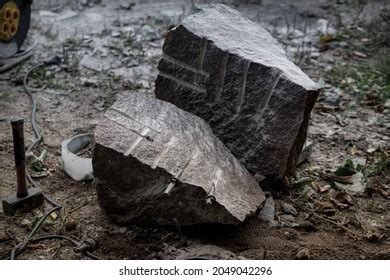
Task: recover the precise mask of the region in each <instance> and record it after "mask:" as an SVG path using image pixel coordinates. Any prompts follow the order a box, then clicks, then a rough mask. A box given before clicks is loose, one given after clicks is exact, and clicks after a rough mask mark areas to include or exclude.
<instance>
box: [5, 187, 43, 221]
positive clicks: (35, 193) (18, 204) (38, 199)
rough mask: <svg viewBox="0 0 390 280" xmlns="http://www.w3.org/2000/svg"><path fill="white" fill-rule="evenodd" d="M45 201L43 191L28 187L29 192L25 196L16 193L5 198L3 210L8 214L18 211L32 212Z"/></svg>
mask: <svg viewBox="0 0 390 280" xmlns="http://www.w3.org/2000/svg"><path fill="white" fill-rule="evenodd" d="M43 201H44V198H43V193H42V191H41V190H40V189H39V188H30V189H28V194H27V195H26V196H24V197H17V196H16V195H13V196H10V197H7V198H6V199H4V200H3V211H4V214H6V215H14V214H15V213H16V211H18V210H20V211H22V212H30V211H31V210H33V209H35V208H37V207H38V206H40V205H42V204H43Z"/></svg>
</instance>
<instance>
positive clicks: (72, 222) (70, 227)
mask: <svg viewBox="0 0 390 280" xmlns="http://www.w3.org/2000/svg"><path fill="white" fill-rule="evenodd" d="M76 226H77V222H76V221H75V220H73V219H69V220H68V221H67V222H66V223H65V229H66V230H68V231H71V230H75V229H76Z"/></svg>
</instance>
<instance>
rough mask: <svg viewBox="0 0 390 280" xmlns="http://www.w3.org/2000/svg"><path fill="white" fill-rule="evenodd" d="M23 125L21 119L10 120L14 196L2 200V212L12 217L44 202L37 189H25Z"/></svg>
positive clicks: (41, 194)
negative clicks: (12, 146)
mask: <svg viewBox="0 0 390 280" xmlns="http://www.w3.org/2000/svg"><path fill="white" fill-rule="evenodd" d="M23 124H24V120H23V119H21V118H17V119H12V120H11V126H12V136H13V141H14V157H15V167H16V195H13V196H10V197H7V198H6V199H4V200H3V211H4V213H5V214H7V215H13V214H15V213H16V212H17V211H18V210H20V211H23V212H29V211H31V210H33V209H34V208H37V207H38V206H40V205H42V203H43V200H44V198H43V193H42V191H41V190H40V189H39V188H30V189H27V184H26V158H25V151H24V132H23Z"/></svg>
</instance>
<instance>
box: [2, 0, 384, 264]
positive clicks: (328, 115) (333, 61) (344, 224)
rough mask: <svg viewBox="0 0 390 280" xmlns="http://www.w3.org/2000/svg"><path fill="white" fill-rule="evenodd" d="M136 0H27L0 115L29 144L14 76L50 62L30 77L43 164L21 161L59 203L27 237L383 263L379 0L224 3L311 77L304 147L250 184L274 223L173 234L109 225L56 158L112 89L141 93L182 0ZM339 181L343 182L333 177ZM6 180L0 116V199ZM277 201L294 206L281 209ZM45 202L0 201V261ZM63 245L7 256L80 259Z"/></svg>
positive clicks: (171, 251)
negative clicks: (25, 32)
mask: <svg viewBox="0 0 390 280" xmlns="http://www.w3.org/2000/svg"><path fill="white" fill-rule="evenodd" d="M35 2H38V1H35ZM135 2H136V3H135V5H134V6H132V5H129V4H127V3H128V1H39V4H35V6H34V10H33V15H32V26H31V29H30V33H29V39H28V42H27V43H29V44H32V43H33V41H34V40H36V41H37V43H38V44H37V46H36V48H35V49H34V56H33V57H32V59H30V60H29V61H27V62H26V63H24V64H23V65H21V66H19V67H16V68H14V69H12V70H10V71H8V72H7V73H4V74H1V76H0V119H1V118H9V117H11V116H22V117H25V118H26V124H25V134H26V142H27V144H30V143H31V142H32V141H33V133H32V128H31V123H30V122H29V115H30V110H31V105H30V103H29V99H28V97H27V96H26V95H25V93H24V91H23V86H22V78H23V76H24V74H25V73H26V71H27V70H28V69H30V68H31V67H32V66H34V65H37V64H38V63H41V62H42V61H44V60H48V59H50V58H52V57H53V56H59V57H60V58H61V59H62V63H61V65H60V66H50V67H46V68H41V69H39V70H37V71H34V72H33V73H32V75H31V77H30V79H29V87H30V88H32V89H33V92H34V94H35V96H36V99H37V106H38V107H37V108H38V111H37V122H38V126H39V129H40V131H41V133H42V135H43V139H44V141H43V142H42V143H41V144H40V145H39V146H38V147H37V148H36V149H34V153H35V155H36V156H39V155H40V154H41V152H42V151H43V150H46V151H47V155H46V157H45V158H44V160H43V165H39V166H37V165H36V163H31V162H30V163H29V164H28V168H29V169H30V170H31V171H32V172H34V173H33V174H34V176H35V177H36V181H37V182H38V183H39V185H40V186H41V188H42V190H43V191H44V192H45V193H46V194H47V195H49V196H50V197H52V198H53V199H55V200H57V201H58V202H60V203H61V204H62V205H63V208H62V209H61V211H59V212H58V215H57V216H55V215H54V216H51V217H49V218H48V219H47V220H46V222H45V223H44V224H43V226H42V228H41V229H40V230H39V232H38V233H37V235H42V234H63V235H66V236H69V237H72V238H74V239H77V240H84V241H89V240H93V242H94V243H96V249H95V250H94V254H96V255H97V256H99V257H100V258H102V259H170V258H176V257H177V256H178V255H181V256H183V254H185V253H188V254H187V256H189V255H191V254H193V255H196V250H197V249H196V248H198V247H199V244H204V245H206V244H211V245H217V246H219V247H221V248H223V249H225V250H227V251H229V252H226V251H218V249H216V247H212V248H214V250H215V252H214V251H211V250H210V252H209V254H210V256H209V257H210V258H218V256H219V257H221V258H249V259H294V258H305V257H310V258H311V259H390V239H389V237H390V185H389V182H390V177H389V175H390V174H389V171H388V167H389V160H390V157H389V153H390V146H389V143H390V141H389V139H390V114H389V112H390V104H389V97H390V95H389V94H390V56H389V45H388V44H389V42H390V40H389V38H390V34H388V33H389V32H388V30H389V29H390V10H389V9H388V8H389V7H388V6H387V7H386V1H371V2H369V3H363V2H364V1H316V3H317V4H316V5H314V4H312V2H311V1H257V2H262V4H256V3H254V4H253V3H252V4H247V3H245V4H239V5H237V2H239V1H226V2H230V4H234V5H235V6H236V7H237V8H238V9H239V10H240V11H242V12H243V13H244V14H245V15H246V16H248V17H250V18H251V19H252V20H254V21H258V22H260V23H261V24H262V25H263V26H264V27H265V28H267V29H268V30H269V31H270V32H271V33H272V34H273V35H274V36H275V37H276V38H277V39H278V40H279V41H280V42H281V43H282V44H283V46H285V48H286V51H287V53H288V55H289V56H290V58H291V59H292V60H294V61H295V62H296V63H297V64H298V65H300V67H302V68H303V69H304V71H305V72H306V73H307V74H308V75H309V76H310V77H311V78H312V79H313V80H315V81H319V82H320V83H322V84H323V85H324V91H323V92H322V93H321V95H320V98H319V101H318V103H317V105H316V107H315V109H314V110H313V112H312V117H311V121H310V127H309V133H308V140H309V141H310V142H311V143H312V145H311V153H309V155H308V156H307V157H306V160H305V162H304V163H302V164H301V165H300V166H299V168H298V170H297V172H296V175H295V176H294V177H291V178H278V179H277V180H274V181H273V182H272V184H271V185H269V186H265V185H263V187H264V190H265V191H267V196H269V197H273V200H274V201H275V204H276V206H275V217H276V218H275V221H273V222H271V223H270V224H269V223H267V222H265V221H262V220H261V219H259V218H258V217H257V215H255V216H253V217H251V218H249V219H248V220H247V221H245V222H244V223H243V224H241V225H239V226H234V227H233V226H220V225H199V226H194V227H181V226H180V225H177V226H176V227H172V228H170V227H155V228H142V227H138V226H128V227H122V226H118V225H115V224H113V223H112V222H111V221H110V220H108V218H107V217H106V216H105V214H104V213H103V211H102V210H101V208H100V207H99V205H98V201H97V197H96V192H95V189H94V186H93V183H92V182H87V183H79V182H75V181H73V180H72V179H70V178H69V177H68V176H67V175H66V174H65V173H64V172H63V170H62V168H61V163H60V156H61V142H62V141H63V140H65V139H67V138H69V137H72V136H74V135H76V134H79V133H85V132H93V129H94V127H95V126H96V124H97V122H98V120H99V118H100V117H101V116H102V114H103V112H104V110H105V109H106V108H107V107H108V106H109V105H110V104H112V102H113V100H114V98H115V95H116V93H118V92H120V91H123V90H133V89H144V90H147V91H150V92H151V93H153V90H154V77H155V76H156V73H157V72H156V66H157V63H158V60H159V55H160V53H161V47H162V44H163V40H164V34H165V33H166V32H167V31H168V30H169V28H171V27H172V26H174V25H176V24H177V23H178V22H180V19H181V18H183V17H184V16H185V14H186V13H188V11H189V10H190V8H191V2H190V1H188V2H185V1H158V2H157V1H135ZM195 2H197V1H195ZM201 2H204V1H201ZM206 2H208V1H206ZM215 2H216V1H215ZM241 2H242V3H243V2H256V1H241ZM387 5H388V4H387ZM386 24H388V25H386ZM27 45H28V44H27ZM345 163H347V165H346V166H344V165H345ZM341 166H344V168H339V167H341ZM336 169H337V172H336V173H337V174H335V173H334V172H335V171H336ZM343 180H344V181H345V180H348V182H349V183H348V184H342V183H340V181H343ZM14 187H15V171H14V162H13V145H12V135H11V129H10V126H9V124H8V123H7V122H0V197H1V198H4V197H6V196H8V195H10V194H11V193H12V191H13V188H14ZM346 188H349V190H348V192H345V189H346ZM357 189H359V191H356V190H357ZM286 203H287V204H288V206H290V208H291V207H292V208H293V209H294V210H296V212H297V213H294V210H291V211H288V210H286V206H285V204H286ZM283 204H284V206H283ZM282 206H283V207H282ZM50 208H51V205H50V204H48V203H45V205H44V206H43V207H42V208H40V209H36V211H34V212H32V213H29V214H18V215H16V216H14V217H9V216H6V215H4V214H3V213H2V210H1V209H0V258H7V257H8V256H9V254H10V250H11V249H12V248H13V247H14V246H15V245H16V244H19V243H20V242H22V241H23V240H25V238H26V237H27V235H28V234H29V233H30V231H31V229H32V227H33V226H34V224H35V223H36V222H37V220H38V219H39V217H41V216H42V215H43V213H44V212H45V211H47V210H48V209H50ZM287 208H288V207H287ZM291 213H293V215H291ZM270 225H271V226H270ZM197 246H198V247H197ZM73 248H74V247H73V246H71V244H69V243H68V242H67V241H59V240H50V241H41V242H36V243H31V244H30V245H28V247H27V249H26V250H25V251H24V252H23V253H22V254H21V255H20V256H19V257H18V258H20V259H84V258H87V257H86V256H84V255H83V254H81V253H76V252H74V251H73ZM194 248H195V249H194ZM302 250H303V251H302ZM302 252H303V253H302ZM304 252H306V253H304ZM298 253H299V254H298ZM229 254H230V255H229ZM297 254H298V256H297ZM302 254H303V256H302ZM308 255H309V256H308ZM189 258H190V257H189Z"/></svg>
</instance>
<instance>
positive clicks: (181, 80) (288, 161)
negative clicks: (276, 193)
mask: <svg viewBox="0 0 390 280" xmlns="http://www.w3.org/2000/svg"><path fill="white" fill-rule="evenodd" d="M158 68H159V75H158V77H157V79H156V97H157V98H159V99H161V100H165V101H168V102H171V103H173V104H175V105H177V106H178V107H180V108H182V109H184V110H186V111H189V112H191V113H193V114H196V115H198V116H200V117H201V118H203V119H204V120H206V121H207V122H208V123H209V124H210V126H211V128H212V130H213V132H214V133H215V134H216V136H217V137H218V138H219V139H221V140H222V142H224V143H225V144H226V145H227V147H228V148H229V149H230V150H231V152H232V153H233V155H235V156H236V157H237V158H238V159H239V160H240V162H241V163H243V164H244V165H245V166H246V168H248V169H249V170H251V171H254V172H256V173H258V174H261V175H280V174H289V173H291V172H292V171H293V170H294V168H295V165H296V162H297V160H298V158H299V154H300V152H301V149H302V146H303V144H304V142H305V139H306V132H307V126H308V120H309V116H310V112H311V109H312V108H313V105H314V103H315V101H316V99H317V96H318V94H319V91H320V87H319V86H318V85H317V84H316V83H315V82H313V81H312V80H311V79H310V78H309V77H308V76H307V75H306V74H305V73H303V72H302V71H301V69H299V68H298V67H297V66H296V65H295V64H294V63H292V62H291V61H290V60H289V59H288V58H287V56H286V53H285V51H284V50H283V48H282V47H281V46H280V45H279V44H278V43H277V42H276V40H275V39H273V38H272V36H271V35H270V34H269V33H268V32H267V31H266V30H264V29H263V28H262V27H261V26H259V25H258V24H256V23H254V22H252V21H250V20H248V19H246V18H244V17H242V16H241V15H240V13H239V12H238V11H236V10H233V9H231V8H229V7H228V6H225V5H202V6H198V7H197V8H195V10H194V12H193V13H192V14H191V15H189V16H188V17H187V18H185V19H184V20H183V22H182V23H181V24H180V25H178V26H177V27H175V28H174V29H172V30H171V31H170V32H169V33H168V35H167V38H166V40H165V43H164V46H163V55H162V58H161V60H160V62H159V66H158Z"/></svg>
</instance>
